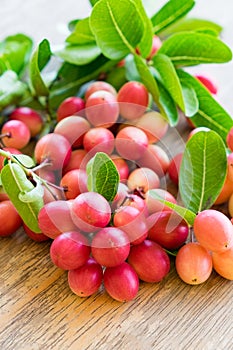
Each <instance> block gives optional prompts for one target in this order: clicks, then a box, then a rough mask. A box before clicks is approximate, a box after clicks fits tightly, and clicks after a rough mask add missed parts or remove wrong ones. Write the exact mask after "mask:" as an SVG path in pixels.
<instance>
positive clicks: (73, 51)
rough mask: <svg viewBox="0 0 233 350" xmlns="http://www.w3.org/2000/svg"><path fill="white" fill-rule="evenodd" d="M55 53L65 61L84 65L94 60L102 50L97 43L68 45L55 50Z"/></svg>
mask: <svg viewBox="0 0 233 350" xmlns="http://www.w3.org/2000/svg"><path fill="white" fill-rule="evenodd" d="M54 54H55V55H56V56H58V57H60V58H62V59H63V60H64V61H65V62H68V63H71V64H77V65H84V64H88V63H90V62H92V61H94V60H95V59H96V58H97V57H98V56H99V55H100V54H101V50H100V49H99V48H98V47H97V46H96V44H95V43H91V44H83V45H66V46H65V47H64V48H63V49H60V50H59V51H55V52H54Z"/></svg>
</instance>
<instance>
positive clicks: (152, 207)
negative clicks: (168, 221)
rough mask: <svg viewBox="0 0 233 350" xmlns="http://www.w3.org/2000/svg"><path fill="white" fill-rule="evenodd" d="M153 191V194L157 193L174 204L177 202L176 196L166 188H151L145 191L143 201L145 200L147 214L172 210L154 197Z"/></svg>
mask: <svg viewBox="0 0 233 350" xmlns="http://www.w3.org/2000/svg"><path fill="white" fill-rule="evenodd" d="M153 193H154V195H158V196H159V197H161V198H162V199H164V200H166V201H169V202H172V203H174V204H176V203H177V200H176V198H175V197H174V196H173V195H172V194H171V193H170V192H168V191H167V190H164V189H162V188H153V189H151V190H149V191H147V192H146V193H145V202H146V206H147V209H148V213H149V214H153V213H157V212H161V211H170V212H172V211H173V210H172V209H171V208H169V207H168V206H166V205H164V204H163V203H161V202H160V201H159V200H158V199H156V198H154V197H153Z"/></svg>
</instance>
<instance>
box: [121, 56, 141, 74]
mask: <svg viewBox="0 0 233 350" xmlns="http://www.w3.org/2000/svg"><path fill="white" fill-rule="evenodd" d="M136 59H137V58H136ZM136 59H134V55H132V54H129V55H128V56H127V57H126V58H125V77H126V79H127V80H128V81H141V76H140V74H139V72H138V69H137V66H136V62H135V61H136ZM138 60H139V59H138ZM138 64H139V63H138Z"/></svg>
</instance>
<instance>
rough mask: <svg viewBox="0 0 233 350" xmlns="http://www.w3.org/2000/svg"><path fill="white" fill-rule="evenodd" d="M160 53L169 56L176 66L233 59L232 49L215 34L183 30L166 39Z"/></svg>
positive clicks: (222, 61)
mask: <svg viewBox="0 0 233 350" xmlns="http://www.w3.org/2000/svg"><path fill="white" fill-rule="evenodd" d="M158 53H160V54H165V55H167V56H169V57H170V58H171V60H172V62H173V63H174V64H175V65H176V66H193V65H197V64H201V63H224V62H228V61H230V60H231V59H232V53H231V50H230V49H229V47H228V46H227V45H225V44H224V43H223V42H222V41H221V40H219V39H218V38H216V37H214V36H213V35H209V34H204V33H198V32H182V33H177V34H173V35H171V36H170V37H169V38H168V39H167V40H165V41H164V42H163V44H162V46H161V47H160V49H159V50H158Z"/></svg>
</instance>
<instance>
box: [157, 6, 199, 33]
mask: <svg viewBox="0 0 233 350" xmlns="http://www.w3.org/2000/svg"><path fill="white" fill-rule="evenodd" d="M194 5H195V2H194V1H193V0H170V1H168V2H167V3H166V4H165V5H164V6H163V7H162V8H161V9H160V10H159V11H158V12H157V13H156V14H155V15H154V16H153V17H152V18H151V21H152V25H153V31H154V33H156V34H158V33H160V32H161V31H163V30H164V29H165V28H167V27H169V26H170V25H171V24H173V23H175V22H176V21H178V20H179V19H180V18H182V17H184V16H185V15H186V14H187V13H188V12H189V11H190V10H191V9H192V8H193V6H194Z"/></svg>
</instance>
